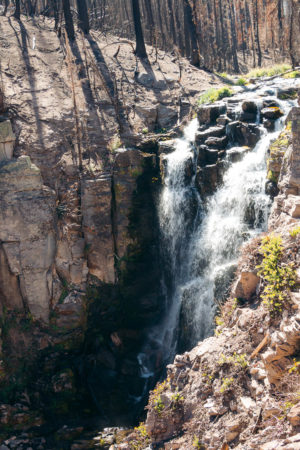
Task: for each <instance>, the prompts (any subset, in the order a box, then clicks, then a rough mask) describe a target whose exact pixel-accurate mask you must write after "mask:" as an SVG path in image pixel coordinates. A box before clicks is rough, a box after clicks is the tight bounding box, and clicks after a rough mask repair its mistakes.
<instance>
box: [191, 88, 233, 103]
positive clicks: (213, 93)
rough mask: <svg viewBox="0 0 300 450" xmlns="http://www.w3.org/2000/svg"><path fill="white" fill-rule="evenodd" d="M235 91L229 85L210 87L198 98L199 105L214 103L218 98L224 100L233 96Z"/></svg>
mask: <svg viewBox="0 0 300 450" xmlns="http://www.w3.org/2000/svg"><path fill="white" fill-rule="evenodd" d="M232 95H233V91H232V90H231V89H230V88H228V87H222V88H220V89H214V88H211V89H208V90H207V91H206V92H204V94H202V95H201V96H200V97H199V99H198V102H197V103H198V105H199V106H200V105H204V104H206V103H214V102H216V101H218V100H222V98H225V97H231V96H232Z"/></svg>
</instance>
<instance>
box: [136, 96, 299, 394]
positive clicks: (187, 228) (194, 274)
mask: <svg viewBox="0 0 300 450" xmlns="http://www.w3.org/2000/svg"><path fill="white" fill-rule="evenodd" d="M260 93H261V92H260V91H257V94H258V95H259V94H260ZM268 93H269V94H271V91H270V90H269V92H268ZM264 95H265V94H264ZM252 97H253V94H250V98H252ZM245 98H247V94H246V95H245V96H244V97H243V99H245ZM268 98H269V100H271V99H273V100H276V102H277V103H278V102H279V101H278V99H277V98H276V97H268ZM256 103H257V105H258V109H259V110H260V107H261V104H262V101H261V99H260V98H258V99H257V102H256ZM292 104H293V102H288V101H287V102H281V104H280V106H281V109H283V110H284V113H285V114H287V112H288V111H289V109H290V108H291V106H292ZM238 109H239V110H240V106H239V107H238ZM237 114H239V111H237ZM284 119H285V117H283V118H281V119H279V120H277V121H276V124H275V131H274V132H272V133H268V132H267V131H266V130H265V128H263V127H262V126H260V132H261V137H260V140H259V141H258V143H257V145H256V146H255V147H254V149H253V150H251V151H249V152H248V153H246V152H245V149H244V148H240V149H239V150H240V153H241V155H242V156H241V157H240V160H239V161H238V162H231V159H230V158H231V152H230V150H229V151H228V150H227V156H226V158H225V174H224V177H223V183H222V186H221V187H220V188H219V189H218V190H217V191H216V192H215V193H214V194H213V195H212V196H211V197H210V198H208V200H207V201H206V203H205V204H203V202H202V200H201V198H200V196H199V193H198V191H197V188H196V186H195V175H196V169H197V167H196V166H197V163H196V159H197V154H196V149H195V147H194V145H193V142H194V139H195V134H196V132H197V120H196V119H195V120H193V121H192V122H191V123H190V125H189V126H188V127H187V128H186V129H185V133H184V137H183V138H182V139H178V140H177V141H176V147H175V150H174V151H173V152H172V153H170V154H168V155H165V156H164V158H163V166H164V186H163V189H162V192H161V196H160V201H159V205H158V213H159V220H160V229H161V256H162V261H163V267H164V269H163V275H162V289H164V291H165V297H166V313H165V316H164V318H163V320H162V321H161V322H160V323H159V324H158V325H156V326H154V327H152V328H151V329H150V330H148V336H147V342H146V344H145V347H144V349H143V352H142V353H140V355H139V363H140V367H141V372H142V376H143V377H144V378H147V379H149V380H151V378H152V376H153V375H154V373H155V371H156V370H157V369H158V368H159V367H162V366H164V365H165V364H166V363H167V362H169V361H170V360H171V359H172V358H173V357H174V355H175V353H176V351H178V350H179V351H184V350H187V349H189V348H191V347H192V346H194V345H195V344H196V343H197V342H198V341H199V340H202V339H204V338H205V337H207V336H209V335H211V334H212V333H213V328H214V325H213V322H214V320H213V318H214V315H215V308H216V301H222V300H224V299H225V298H226V294H227V291H228V288H229V286H230V284H231V281H232V279H233V275H234V272H235V269H236V263H237V259H238V255H239V251H240V249H241V247H242V245H243V244H244V243H245V242H246V241H247V240H249V239H250V238H251V237H253V236H254V235H256V234H258V233H260V232H261V231H263V230H265V229H266V227H267V220H268V213H269V210H270V205H271V200H270V197H269V196H267V195H266V194H265V182H266V152H267V149H268V148H269V145H270V142H271V141H272V140H274V139H275V138H276V137H277V136H278V134H279V132H280V130H281V129H282V127H283V123H284ZM257 123H259V113H258V115H257ZM235 151H238V149H237V148H235ZM145 384H146V386H145V390H147V389H148V388H149V386H147V383H145Z"/></svg>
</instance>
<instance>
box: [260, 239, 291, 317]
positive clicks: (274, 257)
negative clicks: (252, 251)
mask: <svg viewBox="0 0 300 450" xmlns="http://www.w3.org/2000/svg"><path fill="white" fill-rule="evenodd" d="M283 250H284V248H283V244H282V239H281V237H280V236H275V235H269V236H267V237H265V238H264V239H263V240H262V245H261V252H262V254H263V260H262V263H261V264H260V265H259V266H258V267H257V269H258V270H259V272H258V273H259V275H260V276H261V277H262V279H263V281H264V289H263V292H262V295H261V298H262V300H263V303H264V304H265V305H266V307H267V308H268V309H269V311H270V312H271V313H272V314H275V313H280V312H282V310H283V308H284V306H286V305H287V303H288V302H289V299H290V296H289V292H290V289H291V287H292V286H294V285H295V281H296V272H295V270H294V266H293V264H292V263H290V264H285V263H284V262H283Z"/></svg>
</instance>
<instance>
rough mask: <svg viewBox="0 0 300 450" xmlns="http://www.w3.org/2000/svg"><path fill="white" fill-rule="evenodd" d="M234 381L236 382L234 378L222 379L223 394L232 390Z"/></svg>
mask: <svg viewBox="0 0 300 450" xmlns="http://www.w3.org/2000/svg"><path fill="white" fill-rule="evenodd" d="M233 381H234V380H233V378H232V377H230V378H227V377H225V378H222V385H221V387H220V392H221V394H223V393H224V392H226V391H228V390H229V389H231V387H232V383H233Z"/></svg>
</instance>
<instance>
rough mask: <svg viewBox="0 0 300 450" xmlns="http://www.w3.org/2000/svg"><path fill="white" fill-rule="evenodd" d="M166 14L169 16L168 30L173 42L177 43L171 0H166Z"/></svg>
mask: <svg viewBox="0 0 300 450" xmlns="http://www.w3.org/2000/svg"><path fill="white" fill-rule="evenodd" d="M168 13H169V14H168V15H169V17H170V30H171V35H172V39H173V44H175V45H176V44H177V36H176V32H175V21H174V13H173V6H172V0H168Z"/></svg>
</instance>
